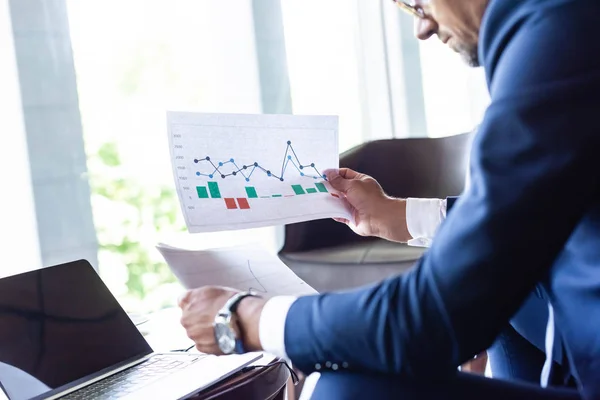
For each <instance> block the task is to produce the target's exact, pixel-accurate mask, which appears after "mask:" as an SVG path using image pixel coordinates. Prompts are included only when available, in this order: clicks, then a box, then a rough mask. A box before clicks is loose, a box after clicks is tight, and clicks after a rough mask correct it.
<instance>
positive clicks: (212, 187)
mask: <svg viewBox="0 0 600 400" xmlns="http://www.w3.org/2000/svg"><path fill="white" fill-rule="evenodd" d="M207 186H208V187H207ZM207 186H196V193H197V194H198V198H199V199H223V202H224V204H225V207H226V208H227V209H228V210H238V209H239V210H249V209H250V203H249V201H248V199H276V198H282V197H292V196H301V195H304V194H317V193H327V194H329V195H331V196H333V197H336V198H339V195H338V194H336V193H329V190H327V187H325V185H324V184H323V183H320V182H317V183H315V184H314V187H304V186H302V185H291V189H292V190H293V191H294V194H292V195H283V194H280V193H276V194H271V195H267V196H259V193H258V191H257V190H256V188H255V187H254V186H246V187H245V191H246V196H245V197H222V196H221V191H220V189H219V184H218V183H217V182H208V183H207Z"/></svg>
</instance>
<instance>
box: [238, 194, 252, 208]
mask: <svg viewBox="0 0 600 400" xmlns="http://www.w3.org/2000/svg"><path fill="white" fill-rule="evenodd" d="M237 202H238V204H239V205H240V210H249V209H250V204H248V199H245V198H243V197H240V198H238V199H237Z"/></svg>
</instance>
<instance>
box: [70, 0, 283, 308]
mask: <svg viewBox="0 0 600 400" xmlns="http://www.w3.org/2000/svg"><path fill="white" fill-rule="evenodd" d="M68 6H69V20H70V26H71V37H72V43H73V49H74V57H75V67H76V71H77V80H78V88H79V96H80V109H81V115H82V121H83V126H84V136H85V143H86V151H87V154H88V168H89V173H90V177H91V180H90V182H91V188H92V206H93V211H94V221H95V225H96V230H97V234H98V240H99V243H100V250H99V271H100V274H101V276H102V278H103V279H104V280H105V281H106V282H107V284H108V285H109V286H110V288H111V290H112V291H113V292H114V293H115V294H116V295H117V296H118V297H119V299H120V301H121V302H122V303H123V304H124V306H125V307H126V308H127V309H129V310H135V311H150V310H155V309H159V308H161V307H163V306H165V305H172V304H173V303H174V302H175V300H176V298H177V295H178V293H179V291H180V290H181V289H180V287H179V285H178V284H177V283H176V282H175V278H174V277H173V276H172V275H171V273H170V271H169V270H168V268H167V267H166V265H165V264H164V262H163V260H162V257H161V256H160V255H159V254H158V252H157V251H155V250H154V246H155V245H156V243H157V242H159V241H166V242H168V243H170V244H175V245H179V244H188V245H190V246H194V247H198V246H201V247H217V246H225V245H231V244H236V243H241V242H245V241H250V240H252V241H255V240H257V238H258V239H259V240H262V241H263V242H264V243H265V244H267V245H270V246H273V242H274V234H273V229H270V228H267V229H257V230H253V231H252V232H250V233H249V232H247V231H240V232H222V233H216V234H200V235H188V234H187V233H185V232H184V222H183V220H182V216H181V212H180V209H179V205H178V202H177V198H176V194H175V190H174V185H173V176H172V173H171V169H170V159H169V152H168V146H167V134H166V120H165V110H177V111H182V110H184V111H185V110H192V111H199V112H228V113H236V112H239V113H259V112H261V104H260V88H259V81H258V71H257V66H256V65H257V63H256V52H255V48H254V33H253V29H254V28H253V23H252V9H251V2H250V1H240V2H239V3H236V6H235V7H231V6H225V5H224V4H222V3H218V2H204V1H203V2H200V1H196V0H178V1H175V2H173V1H169V0H161V1H152V2H148V1H145V0H130V1H126V2H123V1H118V0H108V1H106V0H103V1H86V2H81V1H79V0H70V1H69V2H68ZM108 21H110V23H109V24H107V22H108ZM224 21H226V23H224ZM232 27H235V29H232ZM100 32H101V33H100Z"/></svg>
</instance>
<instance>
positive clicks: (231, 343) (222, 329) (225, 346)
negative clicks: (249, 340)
mask: <svg viewBox="0 0 600 400" xmlns="http://www.w3.org/2000/svg"><path fill="white" fill-rule="evenodd" d="M215 338H216V339H217V344H218V345H219V349H221V351H222V352H223V353H224V354H231V353H233V351H234V350H235V334H234V332H233V331H232V330H231V328H229V324H225V323H222V322H217V323H215Z"/></svg>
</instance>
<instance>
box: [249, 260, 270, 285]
mask: <svg viewBox="0 0 600 400" xmlns="http://www.w3.org/2000/svg"><path fill="white" fill-rule="evenodd" d="M248 269H249V270H250V273H251V274H252V276H253V277H254V280H255V281H256V283H258V284H259V285H260V287H261V288H262V290H260V289H256V288H253V287H250V288H249V289H248V290H249V291H250V292H251V291H253V290H255V291H257V292H261V293H267V289H265V287H264V286H263V284H262V283H260V281H259V280H258V278H257V277H256V275H254V271H252V267H251V266H250V260H248Z"/></svg>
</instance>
